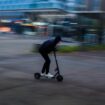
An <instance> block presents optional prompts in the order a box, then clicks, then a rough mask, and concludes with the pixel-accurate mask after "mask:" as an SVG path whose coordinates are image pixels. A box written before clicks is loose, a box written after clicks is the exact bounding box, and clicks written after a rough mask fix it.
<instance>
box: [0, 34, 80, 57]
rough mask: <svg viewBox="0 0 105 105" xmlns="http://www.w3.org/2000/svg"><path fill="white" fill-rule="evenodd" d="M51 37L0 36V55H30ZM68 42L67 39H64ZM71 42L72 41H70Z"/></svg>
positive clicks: (63, 43)
mask: <svg viewBox="0 0 105 105" xmlns="http://www.w3.org/2000/svg"><path fill="white" fill-rule="evenodd" d="M47 39H50V38H49V37H48V38H46V37H43V38H42V37H34V39H33V38H24V37H21V36H18V35H15V36H13V35H9V36H7V35H5V36H3V35H2V36H0V55H1V56H14V55H21V54H30V53H31V51H32V49H33V47H34V46H35V45H36V44H41V43H43V42H44V41H45V40H47ZM64 40H66V39H64ZM69 41H70V40H69ZM60 45H68V46H78V45H79V43H77V42H75V41H72V40H71V41H70V42H61V43H60Z"/></svg>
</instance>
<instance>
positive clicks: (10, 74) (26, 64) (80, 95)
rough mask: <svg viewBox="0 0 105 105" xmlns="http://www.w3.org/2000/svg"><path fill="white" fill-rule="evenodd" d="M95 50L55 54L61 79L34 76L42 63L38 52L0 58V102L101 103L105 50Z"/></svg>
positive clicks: (36, 104)
mask: <svg viewBox="0 0 105 105" xmlns="http://www.w3.org/2000/svg"><path fill="white" fill-rule="evenodd" d="M99 53H100V52H98V54H97V52H94V53H85V52H78V53H72V54H68V55H67V54H65V55H63V54H60V55H59V54H58V55H57V59H58V61H59V67H60V71H61V74H62V75H63V77H64V81H63V82H61V83H59V82H57V81H56V80H50V79H40V80H35V79H34V73H35V72H40V71H41V68H42V65H43V59H42V58H41V56H40V55H39V54H34V55H21V56H14V57H8V58H4V59H3V58H2V59H1V60H0V105H46V104H47V105H105V54H104V52H101V53H103V56H102V54H101V56H100V54H99ZM50 58H51V60H52V64H51V68H50V71H51V72H52V73H54V68H55V67H56V66H55V62H54V57H53V56H52V55H51V56H50Z"/></svg>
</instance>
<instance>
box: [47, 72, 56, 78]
mask: <svg viewBox="0 0 105 105" xmlns="http://www.w3.org/2000/svg"><path fill="white" fill-rule="evenodd" d="M46 76H47V77H48V78H53V77H54V75H52V74H50V73H48V74H46Z"/></svg>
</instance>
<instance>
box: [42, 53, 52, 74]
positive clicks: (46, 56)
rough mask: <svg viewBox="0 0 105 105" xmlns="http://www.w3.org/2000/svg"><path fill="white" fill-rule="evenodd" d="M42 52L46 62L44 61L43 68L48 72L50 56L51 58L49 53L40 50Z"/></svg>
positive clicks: (44, 71)
mask: <svg viewBox="0 0 105 105" xmlns="http://www.w3.org/2000/svg"><path fill="white" fill-rule="evenodd" d="M40 54H41V55H42V57H43V58H44V60H45V63H44V65H43V68H42V73H46V74H48V73H49V68H50V58H49V56H48V54H46V53H42V52H40Z"/></svg>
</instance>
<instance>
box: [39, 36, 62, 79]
mask: <svg viewBox="0 0 105 105" xmlns="http://www.w3.org/2000/svg"><path fill="white" fill-rule="evenodd" d="M60 41H61V37H60V36H56V37H55V39H52V40H47V41H45V42H44V43H43V44H42V45H41V46H40V47H39V53H40V54H41V55H42V57H43V58H44V60H45V63H44V65H43V68H42V71H41V76H47V77H50V78H52V77H53V75H52V74H50V73H49V68H50V63H51V61H50V58H49V56H48V54H49V53H51V52H52V51H55V49H56V45H57V44H58V43H59V42H60Z"/></svg>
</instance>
